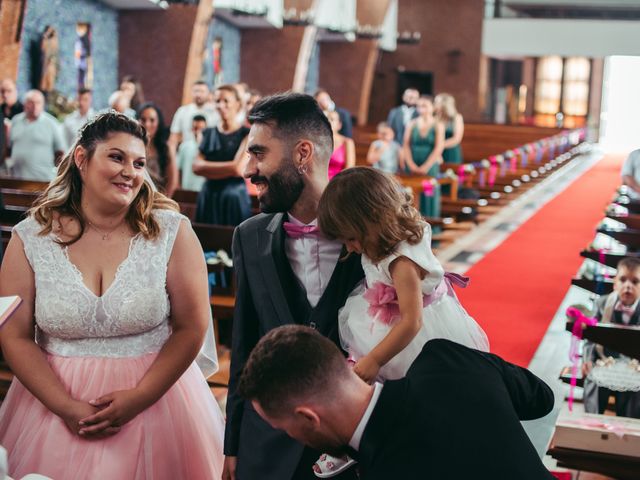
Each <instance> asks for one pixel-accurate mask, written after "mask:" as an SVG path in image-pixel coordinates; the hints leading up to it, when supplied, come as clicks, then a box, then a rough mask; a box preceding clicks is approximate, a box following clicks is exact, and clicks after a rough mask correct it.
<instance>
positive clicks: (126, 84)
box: [120, 75, 145, 112]
mask: <svg viewBox="0 0 640 480" xmlns="http://www.w3.org/2000/svg"><path fill="white" fill-rule="evenodd" d="M120 90H121V91H122V92H124V94H125V95H126V96H127V97H128V98H129V106H130V107H131V108H132V109H133V110H135V111H136V112H137V111H138V109H139V108H140V106H141V105H142V104H143V103H145V102H144V93H143V91H142V84H141V83H140V82H139V81H138V79H137V78H136V77H134V76H133V75H125V76H124V77H122V81H121V82H120Z"/></svg>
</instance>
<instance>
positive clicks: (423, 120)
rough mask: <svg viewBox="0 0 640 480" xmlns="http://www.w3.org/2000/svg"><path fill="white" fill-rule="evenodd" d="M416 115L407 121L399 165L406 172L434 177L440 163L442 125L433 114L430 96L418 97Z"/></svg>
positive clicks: (442, 140)
mask: <svg viewBox="0 0 640 480" xmlns="http://www.w3.org/2000/svg"><path fill="white" fill-rule="evenodd" d="M417 109H418V117H417V118H414V119H413V120H411V121H410V122H409V124H408V125H407V128H406V130H405V132H404V142H403V149H404V150H403V154H402V157H401V160H400V166H401V167H402V169H403V170H404V171H406V172H407V173H411V174H414V175H428V176H430V177H436V176H437V175H438V173H439V172H440V163H442V149H443V147H444V125H442V124H441V123H440V122H438V121H436V119H435V117H434V116H433V103H432V102H431V97H428V96H426V95H423V96H421V97H420V98H419V99H418V105H417Z"/></svg>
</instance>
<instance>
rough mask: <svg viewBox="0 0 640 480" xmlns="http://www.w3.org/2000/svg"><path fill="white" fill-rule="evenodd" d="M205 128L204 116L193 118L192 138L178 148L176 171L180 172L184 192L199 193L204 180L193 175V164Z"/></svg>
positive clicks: (205, 120)
mask: <svg viewBox="0 0 640 480" xmlns="http://www.w3.org/2000/svg"><path fill="white" fill-rule="evenodd" d="M205 128H207V119H206V118H205V116H204V115H196V116H194V117H193V122H192V129H191V131H192V133H193V136H194V138H193V139H191V140H185V141H184V142H182V143H181V144H180V146H179V147H178V169H179V170H180V185H181V186H182V188H183V189H185V190H194V191H196V192H199V191H200V190H202V185H203V184H204V182H205V180H206V179H205V178H204V177H201V176H200V175H196V174H195V173H193V162H194V160H195V159H196V158H197V157H198V147H199V146H200V142H202V132H203V131H204V129H205Z"/></svg>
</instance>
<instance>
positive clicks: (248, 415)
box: [224, 213, 364, 480]
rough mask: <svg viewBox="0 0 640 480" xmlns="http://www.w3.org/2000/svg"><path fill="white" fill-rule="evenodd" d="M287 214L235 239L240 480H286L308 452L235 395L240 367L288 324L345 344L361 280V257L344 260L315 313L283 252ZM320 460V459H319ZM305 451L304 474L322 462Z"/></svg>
mask: <svg viewBox="0 0 640 480" xmlns="http://www.w3.org/2000/svg"><path fill="white" fill-rule="evenodd" d="M285 219H286V214H282V213H278V214H270V215H266V214H260V215H257V216H255V217H253V218H250V219H249V220H247V221H245V222H244V223H242V224H241V225H240V226H239V227H238V228H237V229H236V231H235V234H234V237H233V262H234V267H235V270H236V276H237V287H238V288H237V295H236V306H235V312H234V319H233V333H232V336H233V339H232V351H231V371H230V379H229V394H228V398H227V424H226V430H225V446H224V453H225V455H231V456H237V457H238V467H237V468H238V470H237V478H238V480H253V479H260V480H288V479H290V478H292V476H293V474H294V471H295V470H296V468H297V467H298V464H299V463H301V458H302V456H303V451H304V446H303V445H302V444H301V443H298V442H297V441H295V440H293V439H292V438H291V437H289V436H288V435H287V434H285V433H284V432H282V431H279V430H274V429H273V428H271V426H269V424H268V423H266V422H265V421H264V420H262V418H260V416H259V415H258V414H257V413H256V411H255V410H254V409H253V407H252V406H251V403H250V402H247V401H244V400H243V399H242V398H240V397H239V396H238V394H237V391H236V389H237V385H238V380H239V377H240V373H241V371H242V368H243V367H244V365H245V363H246V361H247V359H248V357H249V354H250V353H251V350H252V349H253V347H254V346H255V345H256V343H258V340H259V339H260V338H261V337H262V336H264V335H265V334H266V333H267V332H268V331H270V330H272V329H274V328H276V327H278V326H281V325H286V324H295V323H297V324H301V325H310V326H312V327H314V328H316V329H317V330H318V331H319V332H320V333H321V334H323V335H324V336H326V337H328V338H329V339H331V340H332V341H333V342H334V343H336V345H338V346H339V345H340V341H339V338H338V320H337V319H338V310H339V309H340V308H341V307H342V306H343V305H344V302H345V301H346V299H347V297H348V296H349V294H350V293H351V291H352V290H353V289H354V287H355V286H356V285H357V284H358V282H359V281H360V280H362V278H363V277H364V273H363V272H362V265H361V262H360V256H359V255H351V256H350V257H349V258H347V259H346V260H344V261H339V262H338V264H337V265H336V268H335V270H334V272H333V275H332V277H331V280H330V281H329V284H328V285H327V288H326V289H325V292H324V293H323V295H322V297H321V298H320V300H319V302H318V304H317V306H316V307H315V308H314V309H311V307H310V306H309V303H308V301H307V297H306V291H305V290H304V287H302V285H301V284H300V282H299V281H298V279H297V278H296V277H295V274H294V273H293V270H292V269H291V266H290V264H289V261H288V259H287V256H286V253H285V251H284V239H285V233H284V229H283V228H282V223H283V221H284V220H285ZM314 455H315V454H314ZM314 455H310V454H309V452H308V451H307V452H305V459H306V460H304V461H305V462H307V461H309V459H313V460H311V463H309V465H308V468H306V466H304V465H302V466H301V468H303V470H304V471H307V470H308V472H309V474H310V475H311V476H312V475H313V474H312V472H311V466H312V464H313V462H314V461H315V459H317V457H318V456H319V455H320V452H318V453H317V455H315V456H314Z"/></svg>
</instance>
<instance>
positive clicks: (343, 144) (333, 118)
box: [325, 111, 356, 180]
mask: <svg viewBox="0 0 640 480" xmlns="http://www.w3.org/2000/svg"><path fill="white" fill-rule="evenodd" d="M325 115H326V116H327V118H328V119H329V123H330V124H331V130H333V153H332V154H331V159H330V160H329V180H331V179H332V178H333V177H334V176H335V175H337V174H338V173H339V172H341V171H342V170H345V169H347V168H351V167H355V166H356V144H355V143H354V141H353V140H351V139H350V138H349V137H345V136H344V135H342V134H341V133H339V132H340V130H341V127H342V123H341V122H340V115H338V112H336V111H325Z"/></svg>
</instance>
